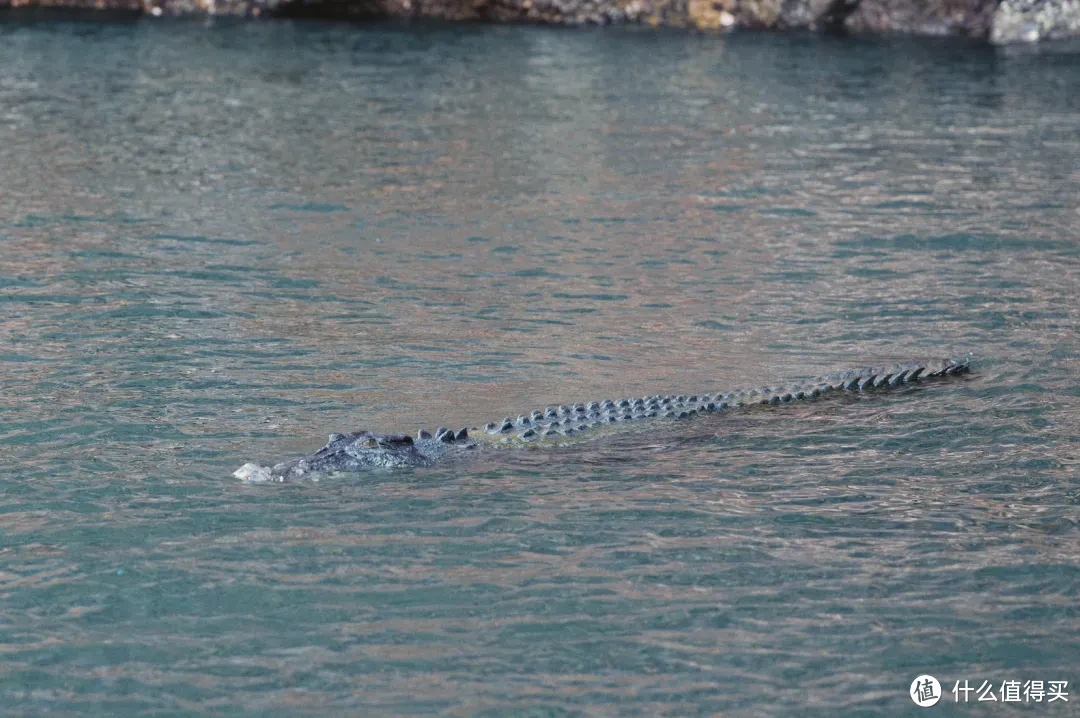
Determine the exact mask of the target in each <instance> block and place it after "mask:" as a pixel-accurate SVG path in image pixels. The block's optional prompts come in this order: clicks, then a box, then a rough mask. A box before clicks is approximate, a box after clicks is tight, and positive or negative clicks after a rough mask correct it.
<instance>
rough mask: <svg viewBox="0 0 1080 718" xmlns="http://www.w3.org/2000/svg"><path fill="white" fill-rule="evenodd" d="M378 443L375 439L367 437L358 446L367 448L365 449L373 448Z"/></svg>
mask: <svg viewBox="0 0 1080 718" xmlns="http://www.w3.org/2000/svg"><path fill="white" fill-rule="evenodd" d="M378 445H379V442H377V441H375V439H370V438H369V439H364V440H363V441H361V442H360V446H363V447H364V448H367V449H374V448H375V447H377V446H378Z"/></svg>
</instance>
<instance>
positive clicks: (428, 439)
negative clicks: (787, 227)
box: [233, 359, 970, 483]
mask: <svg viewBox="0 0 1080 718" xmlns="http://www.w3.org/2000/svg"><path fill="white" fill-rule="evenodd" d="M968 371H970V365H969V360H967V359H964V360H960V361H956V360H950V359H938V360H933V361H911V362H902V363H899V364H894V365H892V366H888V367H864V368H862V369H852V370H849V371H845V372H839V373H836V374H829V375H828V376H824V377H818V378H815V379H810V380H809V381H805V382H801V383H799V384H796V385H793V386H784V387H773V388H769V387H761V388H758V389H743V390H741V391H733V392H715V393H707V394H700V395H696V394H695V395H680V396H659V395H658V396H648V397H641V398H635V399H616V400H614V401H613V400H610V399H606V400H604V401H593V402H589V403H588V404H573V405H563V406H559V407H553V406H549V407H547V409H545V410H543V411H540V410H539V409H538V410H535V411H532V412H530V413H529V414H522V415H520V416H518V418H517V419H511V418H510V417H507V418H505V419H503V420H502V421H499V422H490V423H488V424H487V425H485V426H484V427H482V428H480V429H477V428H476V427H472V428H465V429H460V430H458V431H456V432H455V431H450V430H448V429H445V428H439V429H438V430H436V432H435V433H434V434H431V433H429V432H427V431H425V430H423V429H421V430H420V432H419V433H418V434H417V436H416V439H413V438H412V437H410V436H408V435H407V434H374V433H372V432H370V431H358V432H352V433H349V434H331V435H330V441H329V442H328V443H327V444H326V446H324V447H323V448H322V449H319V450H318V451H317V452H315V453H314V454H311V455H310V456H304V457H301V458H299V459H293V460H292V461H285V462H282V463H280V464H277V465H276V466H274V467H272V468H271V467H266V466H259V465H258V464H251V463H249V464H244V465H243V466H242V467H240V468H239V469H238V470H236V471H235V472H233V475H234V476H236V477H237V478H239V479H241V480H243V481H247V482H250V483H267V482H284V481H299V480H302V479H306V478H310V477H313V476H318V475H321V474H327V473H333V472H338V471H349V472H353V471H364V470H371V469H393V468H398V467H407V466H431V465H432V464H435V463H438V462H441V461H446V460H449V459H452V458H458V457H466V456H469V455H472V454H475V453H476V452H478V451H483V450H486V449H492V448H512V447H525V446H530V447H532V446H544V445H548V446H551V445H555V446H563V445H566V444H569V443H572V442H573V443H576V442H579V441H596V440H600V439H602V438H604V437H609V436H612V435H614V434H620V433H624V432H626V431H629V430H631V428H632V427H642V428H644V427H648V426H655V425H657V424H658V423H659V422H670V421H677V420H681V419H688V418H690V417H692V416H696V415H698V414H713V413H718V412H729V411H736V410H739V409H744V408H747V407H750V406H756V405H761V404H765V405H775V404H788V403H791V402H795V401H807V400H810V399H816V398H818V397H821V396H825V395H829V394H833V393H838V392H854V391H875V390H883V389H892V388H897V387H901V386H906V385H909V384H914V383H921V382H923V381H927V380H933V379H939V378H943V377H948V376H955V375H957V374H965V373H967V372H968Z"/></svg>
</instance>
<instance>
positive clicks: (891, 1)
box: [0, 0, 1080, 45]
mask: <svg viewBox="0 0 1080 718" xmlns="http://www.w3.org/2000/svg"><path fill="white" fill-rule="evenodd" d="M97 16H100V17H101V18H102V19H105V18H125V19H127V18H134V17H143V16H145V17H196V18H197V17H232V18H248V19H253V20H254V19H273V18H294V19H295V18H313V19H337V20H353V21H384V20H405V21H409V20H416V21H442V22H473V23H493V24H532V25H544V26H548V27H560V26H562V27H574V26H587V25H638V26H643V27H655V28H677V29H685V30H688V31H690V32H702V33H710V34H713V33H714V34H718V35H725V34H728V33H731V32H736V31H739V30H758V31H769V32H785V31H796V32H812V33H814V32H818V33H832V34H839V35H855V36H877V35H912V36H930V37H964V38H970V39H975V40H983V41H986V42H988V43H991V44H995V45H1007V44H1013V43H1033V42H1040V41H1044V40H1055V39H1068V38H1077V37H1080V0H1000V1H999V0H58V1H54V0H44V1H42V0H0V18H5V19H15V18H27V19H42V20H48V19H59V18H64V17H72V18H74V17H80V18H94V17H97Z"/></svg>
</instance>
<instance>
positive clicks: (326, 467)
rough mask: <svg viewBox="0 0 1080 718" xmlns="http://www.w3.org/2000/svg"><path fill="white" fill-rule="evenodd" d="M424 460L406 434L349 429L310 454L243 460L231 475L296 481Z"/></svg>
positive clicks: (259, 480) (252, 479)
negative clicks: (264, 462) (272, 461)
mask: <svg viewBox="0 0 1080 718" xmlns="http://www.w3.org/2000/svg"><path fill="white" fill-rule="evenodd" d="M427 463H429V462H428V460H427V459H426V458H425V457H424V455H423V454H421V453H420V452H419V451H417V449H416V447H415V446H414V445H413V440H412V437H410V436H409V435H408V434H376V433H374V432H371V431H353V432H350V433H348V434H331V435H330V440H329V441H328V442H327V444H326V446H324V447H323V448H321V449H319V450H318V451H316V452H315V453H314V454H312V455H310V456H305V457H302V458H299V459H294V460H292V461H285V462H282V463H280V464H277V465H276V466H274V467H273V468H267V467H265V466H259V465H257V464H244V465H243V466H242V467H240V468H239V469H238V470H237V471H235V472H233V475H234V476H236V477H238V478H240V479H243V480H244V481H248V482H252V483H263V482H273V481H297V480H299V479H302V478H306V477H307V476H308V475H310V474H325V473H332V472H334V471H362V470H364V469H376V468H394V467H401V466H423V465H425V464H427Z"/></svg>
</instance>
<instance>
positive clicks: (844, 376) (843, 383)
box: [815, 357, 971, 391]
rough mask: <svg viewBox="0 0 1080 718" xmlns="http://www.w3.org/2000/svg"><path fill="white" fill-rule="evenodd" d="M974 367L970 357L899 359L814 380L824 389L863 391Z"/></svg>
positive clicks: (955, 372)
mask: <svg viewBox="0 0 1080 718" xmlns="http://www.w3.org/2000/svg"><path fill="white" fill-rule="evenodd" d="M969 371H971V358H970V357H967V358H964V359H931V360H927V361H910V362H900V363H898V364H893V365H892V366H887V367H864V368H861V369H852V370H849V371H845V372H842V373H840V374H830V375H828V376H825V377H821V378H820V379H817V380H815V383H817V384H818V385H820V387H821V388H822V389H825V390H833V389H845V390H847V391H863V390H866V389H880V388H883V387H897V386H901V385H903V384H910V383H912V382H915V381H918V380H920V379H934V378H938V377H944V376H956V375H958V374H966V373H967V372H969Z"/></svg>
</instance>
